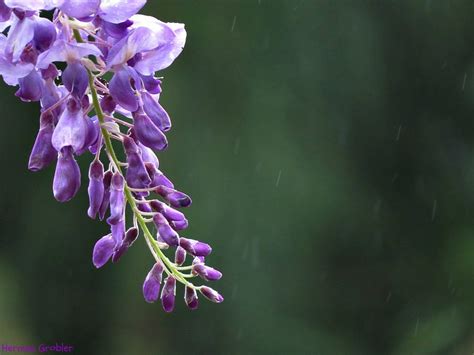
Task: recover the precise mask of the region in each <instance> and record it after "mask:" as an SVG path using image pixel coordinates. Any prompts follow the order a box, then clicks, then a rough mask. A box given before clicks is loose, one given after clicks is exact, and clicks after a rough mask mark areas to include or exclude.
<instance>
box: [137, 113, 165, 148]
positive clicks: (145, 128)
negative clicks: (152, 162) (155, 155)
mask: <svg viewBox="0 0 474 355" xmlns="http://www.w3.org/2000/svg"><path fill="white" fill-rule="evenodd" d="M133 121H134V123H135V133H136V135H137V138H138V140H139V141H140V142H141V143H142V144H143V145H144V146H146V147H148V148H151V149H154V150H165V149H166V148H167V147H168V140H167V139H166V136H165V135H164V134H163V132H161V131H160V130H159V128H158V127H156V126H155V124H154V123H153V122H152V121H151V120H150V118H149V117H148V116H146V115H144V114H143V113H137V114H135V115H134V117H133Z"/></svg>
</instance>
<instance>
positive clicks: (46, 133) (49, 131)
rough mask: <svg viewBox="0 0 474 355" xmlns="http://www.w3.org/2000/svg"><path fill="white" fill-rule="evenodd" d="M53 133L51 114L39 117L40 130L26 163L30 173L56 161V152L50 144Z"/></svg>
mask: <svg viewBox="0 0 474 355" xmlns="http://www.w3.org/2000/svg"><path fill="white" fill-rule="evenodd" d="M53 131H54V123H53V116H52V115H51V114H45V115H41V118H40V130H39V132H38V135H37V136H36V140H35V144H34V145H33V149H32V150H31V154H30V159H29V162H28V169H30V170H31V171H39V170H41V169H44V168H45V167H46V166H48V165H49V164H51V162H53V161H54V159H56V157H57V155H58V152H57V151H56V149H54V147H53V145H52V144H51V138H52V136H53Z"/></svg>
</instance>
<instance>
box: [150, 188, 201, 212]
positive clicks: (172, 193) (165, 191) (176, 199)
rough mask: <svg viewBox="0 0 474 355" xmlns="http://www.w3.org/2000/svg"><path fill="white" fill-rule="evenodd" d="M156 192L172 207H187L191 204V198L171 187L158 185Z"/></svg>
mask: <svg viewBox="0 0 474 355" xmlns="http://www.w3.org/2000/svg"><path fill="white" fill-rule="evenodd" d="M156 192H157V193H158V194H159V195H160V196H162V197H163V198H164V199H165V200H166V201H168V202H169V203H170V204H171V206H173V207H174V208H181V207H188V206H190V205H191V203H192V201H191V198H190V197H189V196H188V195H186V194H185V193H183V192H180V191H177V190H174V189H171V188H169V187H166V186H163V185H162V186H158V187H157V188H156Z"/></svg>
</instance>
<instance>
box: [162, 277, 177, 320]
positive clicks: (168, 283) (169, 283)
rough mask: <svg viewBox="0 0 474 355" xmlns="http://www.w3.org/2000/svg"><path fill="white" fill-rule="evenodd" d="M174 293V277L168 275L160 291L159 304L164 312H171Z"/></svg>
mask: <svg viewBox="0 0 474 355" xmlns="http://www.w3.org/2000/svg"><path fill="white" fill-rule="evenodd" d="M175 295H176V279H175V278H174V277H173V276H168V277H167V278H166V279H165V285H164V286H163V291H162V292H161V304H162V306H163V309H164V311H165V312H168V313H169V312H172V311H173V309H174V300H175Z"/></svg>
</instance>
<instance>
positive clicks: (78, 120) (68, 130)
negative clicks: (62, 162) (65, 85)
mask: <svg viewBox="0 0 474 355" xmlns="http://www.w3.org/2000/svg"><path fill="white" fill-rule="evenodd" d="M88 129H89V127H88V123H87V119H86V118H85V117H84V113H83V112H82V108H81V107H80V106H79V103H78V102H77V101H76V100H75V99H70V100H69V101H68V104H67V105H66V109H65V110H64V112H63V113H62V115H61V117H60V118H59V122H58V125H57V126H56V128H55V129H54V133H53V139H52V142H53V146H54V148H56V150H58V151H59V150H61V148H62V147H65V146H71V147H72V148H73V150H74V152H79V151H81V150H82V149H83V148H84V145H85V144H86V140H87V134H88Z"/></svg>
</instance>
